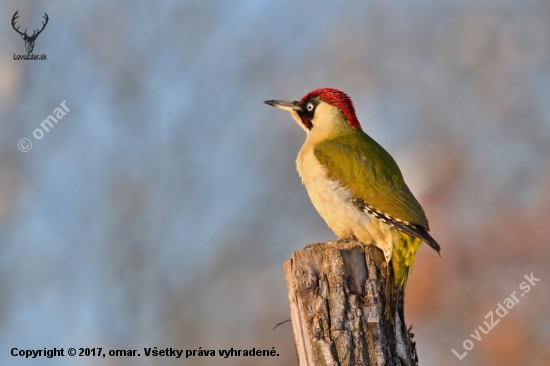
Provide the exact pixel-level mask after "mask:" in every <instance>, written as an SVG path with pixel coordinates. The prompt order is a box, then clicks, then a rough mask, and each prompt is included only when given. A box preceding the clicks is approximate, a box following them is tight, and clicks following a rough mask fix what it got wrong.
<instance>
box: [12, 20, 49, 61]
mask: <svg viewBox="0 0 550 366" xmlns="http://www.w3.org/2000/svg"><path fill="white" fill-rule="evenodd" d="M18 12H19V10H17V11H16V12H15V14H13V18H11V26H12V27H13V29H15V31H16V32H17V33H19V34H20V35H21V38H23V40H24V41H25V48H26V49H27V53H32V50H33V49H34V41H36V38H37V37H38V35H39V34H40V33H42V31H43V30H44V28H46V24H48V19H49V18H48V14H46V13H44V19H46V21H45V22H42V29H40V30H38V29H35V30H34V32H33V33H32V36H29V35H28V34H27V30H26V29H25V32H23V33H21V32H20V31H19V27H17V28H15V21H16V20H17V18H19V15H18V14H17V13H18ZM37 32H38V33H37Z"/></svg>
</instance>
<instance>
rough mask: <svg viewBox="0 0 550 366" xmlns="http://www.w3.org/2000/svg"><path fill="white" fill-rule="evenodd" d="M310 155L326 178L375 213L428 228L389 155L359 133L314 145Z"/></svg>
mask: <svg viewBox="0 0 550 366" xmlns="http://www.w3.org/2000/svg"><path fill="white" fill-rule="evenodd" d="M314 153H315V156H316V157H317V159H318V160H319V162H320V163H321V165H323V166H324V167H325V168H326V170H327V172H328V177H329V178H330V179H332V180H334V181H337V182H339V183H340V184H341V185H342V186H344V187H346V188H348V189H350V190H351V192H352V193H353V195H354V196H355V197H356V198H358V199H362V200H363V201H364V202H366V203H368V204H369V205H371V206H372V207H374V208H375V209H376V210H378V211H381V212H383V213H385V214H387V215H389V216H391V217H392V218H394V219H399V220H402V221H408V222H409V223H411V224H414V225H420V226H422V227H424V228H425V229H427V230H428V229H429V228H428V219H427V218H426V215H425V214H424V210H423V209H422V206H420V203H418V201H417V200H416V198H414V196H413V194H412V193H411V191H410V190H409V187H407V185H406V184H405V181H404V180H403V175H402V174H401V171H400V170H399V167H398V166H397V163H396V162H395V160H393V158H392V157H391V155H390V154H389V153H388V152H387V151H386V150H384V148H383V147H382V146H380V145H379V144H378V143H377V142H376V141H374V140H373V139H372V138H371V137H370V136H369V135H367V134H366V133H364V132H363V131H354V132H353V133H349V134H345V135H340V136H338V137H336V138H333V139H330V140H326V141H324V142H321V143H319V144H317V145H316V146H315V148H314Z"/></svg>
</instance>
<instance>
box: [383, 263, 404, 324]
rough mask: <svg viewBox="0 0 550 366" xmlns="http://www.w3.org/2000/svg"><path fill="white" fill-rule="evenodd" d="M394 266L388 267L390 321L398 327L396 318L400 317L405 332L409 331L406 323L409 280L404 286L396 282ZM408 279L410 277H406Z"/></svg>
mask: <svg viewBox="0 0 550 366" xmlns="http://www.w3.org/2000/svg"><path fill="white" fill-rule="evenodd" d="M392 267H393V266H392V265H391V263H390V266H388V268H390V269H389V271H390V273H389V276H388V279H389V281H388V284H387V286H386V289H387V295H386V296H387V297H386V298H387V299H388V301H389V305H390V319H391V321H392V323H393V325H394V326H397V322H396V317H399V323H400V324H401V326H402V327H403V329H404V332H405V333H406V331H407V326H406V323H405V285H406V283H407V278H405V279H404V281H403V283H402V284H399V283H398V282H397V281H396V276H395V271H394V270H393V268H392ZM406 277H408V275H407V276H406Z"/></svg>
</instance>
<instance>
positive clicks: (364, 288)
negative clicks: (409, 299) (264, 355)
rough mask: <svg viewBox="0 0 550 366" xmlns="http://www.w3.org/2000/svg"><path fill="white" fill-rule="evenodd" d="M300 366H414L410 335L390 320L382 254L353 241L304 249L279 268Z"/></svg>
mask: <svg viewBox="0 0 550 366" xmlns="http://www.w3.org/2000/svg"><path fill="white" fill-rule="evenodd" d="M283 267H284V271H285V279H286V285H287V289H288V298H289V301H290V314H291V321H292V330H293V332H294V342H295V345H296V351H297V353H298V360H299V364H300V366H306V365H307V366H324V365H330V366H333V365H346V366H347V365H350V366H351V365H380V366H386V365H396V366H397V365H407V366H408V365H417V364H418V359H417V356H416V347H415V343H414V342H413V341H412V337H413V334H412V333H410V331H406V328H405V326H403V325H402V324H401V319H400V318H399V316H398V315H397V314H396V315H395V323H396V324H395V325H394V324H393V323H392V321H391V318H390V306H389V305H390V304H389V302H388V301H386V294H387V292H386V284H387V279H388V274H387V266H386V263H385V261H384V255H383V254H382V251H381V250H380V249H378V248H376V247H375V246H372V245H370V246H367V247H365V246H364V245H363V244H361V243H359V242H357V241H349V240H340V241H337V242H329V243H320V244H313V245H308V246H307V247H306V248H304V250H301V251H298V252H294V253H293V254H292V258H291V259H289V260H288V261H287V262H285V264H284V265H283Z"/></svg>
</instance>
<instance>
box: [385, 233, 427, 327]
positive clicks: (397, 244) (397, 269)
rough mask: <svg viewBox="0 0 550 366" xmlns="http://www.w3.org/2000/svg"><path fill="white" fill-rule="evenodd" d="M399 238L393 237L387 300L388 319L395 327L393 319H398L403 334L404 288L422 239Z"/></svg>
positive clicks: (401, 235) (402, 236)
mask: <svg viewBox="0 0 550 366" xmlns="http://www.w3.org/2000/svg"><path fill="white" fill-rule="evenodd" d="M398 235H399V237H394V247H393V251H392V258H391V261H390V263H389V266H388V270H389V274H388V283H387V285H386V288H387V292H388V294H387V299H388V301H389V305H390V317H391V319H392V321H393V324H394V326H395V325H396V319H395V317H397V316H398V317H399V318H400V319H399V320H400V324H401V326H402V327H403V329H404V331H405V333H406V330H407V326H406V323H405V286H406V285H407V279H408V277H409V273H410V271H411V269H412V266H413V264H414V257H415V254H416V251H417V250H418V248H419V247H420V245H421V244H422V239H420V238H416V237H412V236H410V235H405V234H402V233H399V234H398Z"/></svg>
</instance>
